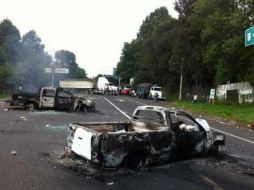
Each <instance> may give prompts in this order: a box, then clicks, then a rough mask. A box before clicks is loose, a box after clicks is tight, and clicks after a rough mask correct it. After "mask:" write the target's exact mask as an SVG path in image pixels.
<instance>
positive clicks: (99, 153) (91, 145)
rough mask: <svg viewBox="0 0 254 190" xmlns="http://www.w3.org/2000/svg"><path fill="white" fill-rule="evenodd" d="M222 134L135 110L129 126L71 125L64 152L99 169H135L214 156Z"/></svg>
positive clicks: (156, 111)
mask: <svg viewBox="0 0 254 190" xmlns="http://www.w3.org/2000/svg"><path fill="white" fill-rule="evenodd" d="M224 144H225V136H224V135H223V134H219V133H215V132H213V131H211V128H210V127H209V125H208V123H207V122H206V120H204V119H200V118H199V119H194V118H193V117H191V116H190V115H189V114H187V113H186V112H182V111H177V110H174V109H168V108H164V107H158V106H139V107H137V108H136V109H135V111H134V113H133V116H132V119H131V120H130V121H129V122H111V123H106V122H105V123H89V122H88V123H72V124H70V125H69V129H68V136H67V147H66V150H67V152H69V153H72V154H74V155H79V156H80V157H82V158H85V159H87V160H88V161H90V162H91V163H96V164H99V165H101V166H103V167H106V168H107V167H121V166H127V167H138V166H141V165H143V164H149V163H154V162H158V161H163V160H170V159H174V158H175V157H176V156H177V155H181V154H182V155H183V154H184V155H193V154H208V153H212V152H213V153H216V152H217V151H218V149H219V146H220V145H224Z"/></svg>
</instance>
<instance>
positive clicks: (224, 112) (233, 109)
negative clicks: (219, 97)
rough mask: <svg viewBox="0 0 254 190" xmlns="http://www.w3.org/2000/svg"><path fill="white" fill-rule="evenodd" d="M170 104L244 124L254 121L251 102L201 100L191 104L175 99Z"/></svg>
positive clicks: (253, 107)
mask: <svg viewBox="0 0 254 190" xmlns="http://www.w3.org/2000/svg"><path fill="white" fill-rule="evenodd" d="M171 106H173V107H176V108H180V109H184V110H188V111H193V112H196V113H202V114H205V115H208V116H218V117H221V118H223V119H226V120H234V121H237V122H240V123H242V124H245V125H247V124H253V123H254V106H253V105H252V104H242V105H238V104H222V103H217V104H209V103H203V102H198V103H196V104H193V103H192V102H191V101H176V102H174V103H173V104H171Z"/></svg>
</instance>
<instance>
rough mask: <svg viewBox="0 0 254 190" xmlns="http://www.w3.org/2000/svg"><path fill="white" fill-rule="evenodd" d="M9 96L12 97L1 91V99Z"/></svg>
mask: <svg viewBox="0 0 254 190" xmlns="http://www.w3.org/2000/svg"><path fill="white" fill-rule="evenodd" d="M9 97H10V95H9V94H6V93H1V92H0V100H1V99H5V98H9Z"/></svg>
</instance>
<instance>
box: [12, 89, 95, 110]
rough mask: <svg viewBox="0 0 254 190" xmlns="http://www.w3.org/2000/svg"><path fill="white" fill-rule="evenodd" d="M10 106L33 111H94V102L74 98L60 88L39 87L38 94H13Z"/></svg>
mask: <svg viewBox="0 0 254 190" xmlns="http://www.w3.org/2000/svg"><path fill="white" fill-rule="evenodd" d="M10 106H16V107H21V108H25V109H28V110H30V111H33V110H35V109H58V110H68V111H85V110H91V111H93V110H95V102H93V101H91V100H88V99H86V98H83V97H75V96H74V95H73V94H72V93H71V92H70V91H67V90H64V89H62V88H53V87H41V88H40V89H39V91H38V93H26V92H15V93H13V94H12V98H11V101H10Z"/></svg>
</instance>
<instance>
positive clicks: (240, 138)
mask: <svg viewBox="0 0 254 190" xmlns="http://www.w3.org/2000/svg"><path fill="white" fill-rule="evenodd" d="M178 117H180V118H182V119H184V120H186V121H191V120H188V119H186V118H184V117H181V116H178ZM210 128H211V129H212V130H214V131H217V132H220V133H222V134H225V135H228V136H230V137H234V138H236V139H239V140H242V141H244V142H248V143H251V144H254V142H253V141H251V140H248V139H245V138H242V137H239V136H236V135H233V134H231V133H227V132H225V131H222V130H219V129H215V128H213V127H210Z"/></svg>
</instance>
